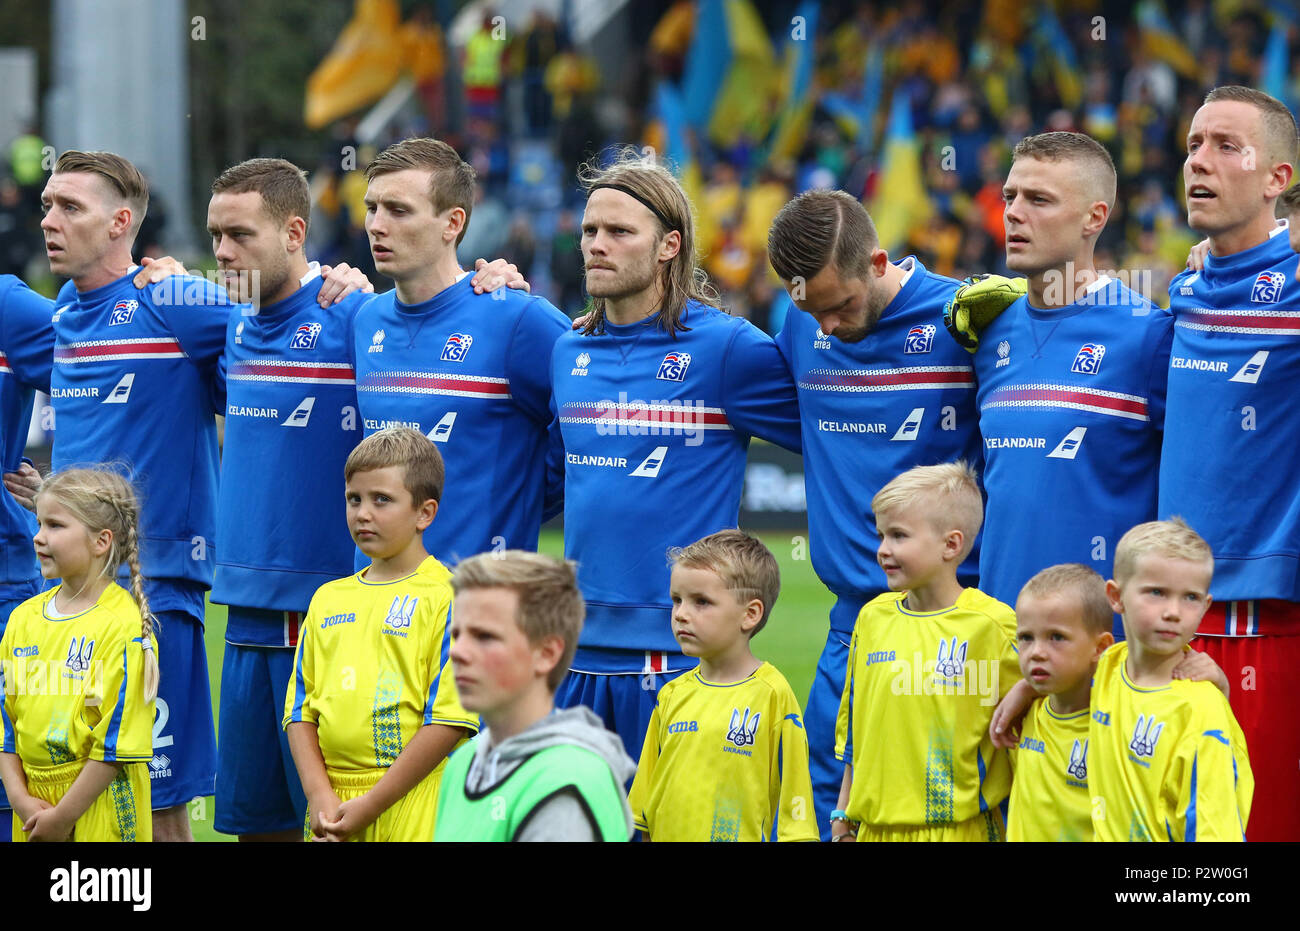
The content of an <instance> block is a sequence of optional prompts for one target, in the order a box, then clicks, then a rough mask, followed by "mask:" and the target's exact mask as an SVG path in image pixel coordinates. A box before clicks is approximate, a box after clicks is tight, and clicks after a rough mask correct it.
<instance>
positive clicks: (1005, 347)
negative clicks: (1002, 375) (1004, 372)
mask: <svg viewBox="0 0 1300 931" xmlns="http://www.w3.org/2000/svg"><path fill="white" fill-rule="evenodd" d="M1010 364H1011V343H1010V342H1008V341H1007V340H1005V339H1004V340H1002V341H1001V342H999V343H998V361H996V362H994V363H993V367H994V368H995V369H1000V368H1002V367H1003V366H1006V365H1010Z"/></svg>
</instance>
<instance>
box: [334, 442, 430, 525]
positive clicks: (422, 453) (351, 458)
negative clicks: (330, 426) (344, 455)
mask: <svg viewBox="0 0 1300 931" xmlns="http://www.w3.org/2000/svg"><path fill="white" fill-rule="evenodd" d="M389 466H401V467H402V469H403V476H402V484H403V486H405V488H406V490H407V491H409V492H410V493H411V498H412V499H413V503H414V504H415V506H416V507H419V506H420V505H421V504H422V503H423V502H425V501H428V500H429V499H430V498H432V499H433V500H434V501H442V485H443V482H444V481H445V480H446V476H447V469H446V466H444V465H443V462H442V453H440V452H438V447H437V446H436V445H434V442H433V440H431V439H429V438H428V437H427V436H425V435H424V434H423V433H421V432H420V431H419V430H412V429H411V428H410V427H390V428H389V429H387V430H380V431H379V432H378V433H372V434H371V435H370V436H368V437H366V438H365V439H364V440H362V441H361V442H360V443H358V444H357V448H356V449H354V450H352V452H351V453H349V454H348V460H347V462H346V463H344V465H343V480H344V481H345V482H350V481H352V476H354V475H356V474H357V473H358V472H372V471H374V470H375V469H386V468H388V467H389Z"/></svg>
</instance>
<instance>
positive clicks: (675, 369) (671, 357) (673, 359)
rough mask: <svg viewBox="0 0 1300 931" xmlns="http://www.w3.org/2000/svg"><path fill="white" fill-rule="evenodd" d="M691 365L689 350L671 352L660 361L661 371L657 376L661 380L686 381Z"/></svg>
mask: <svg viewBox="0 0 1300 931" xmlns="http://www.w3.org/2000/svg"><path fill="white" fill-rule="evenodd" d="M690 367H691V354H690V353H689V352H670V353H668V355H666V356H664V360H663V361H662V362H660V363H659V373H658V374H657V375H655V378H657V379H659V380H660V381H685V380H686V370H687V369H689V368H690Z"/></svg>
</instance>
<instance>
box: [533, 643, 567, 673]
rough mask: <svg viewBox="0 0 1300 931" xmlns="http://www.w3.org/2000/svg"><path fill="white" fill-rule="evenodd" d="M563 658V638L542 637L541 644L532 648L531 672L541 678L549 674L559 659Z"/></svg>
mask: <svg viewBox="0 0 1300 931" xmlns="http://www.w3.org/2000/svg"><path fill="white" fill-rule="evenodd" d="M563 656H564V638H563V637H561V636H559V635H558V634H551V636H549V637H543V638H542V642H541V643H538V644H535V645H534V646H533V671H534V672H535V673H537V675H539V676H542V677H543V678H544V677H546V676H547V675H549V674H550V671H551V670H552V669H554V668H555V664H556V663H558V662H559V661H560V659H561V657H563Z"/></svg>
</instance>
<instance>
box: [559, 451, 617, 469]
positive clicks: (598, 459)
mask: <svg viewBox="0 0 1300 931" xmlns="http://www.w3.org/2000/svg"><path fill="white" fill-rule="evenodd" d="M564 461H565V462H567V463H568V464H569V465H580V466H597V467H599V468H602V469H626V468H627V460H626V459H622V458H619V457H617V456H579V455H578V454H577V453H566V454H565V456H564Z"/></svg>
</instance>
